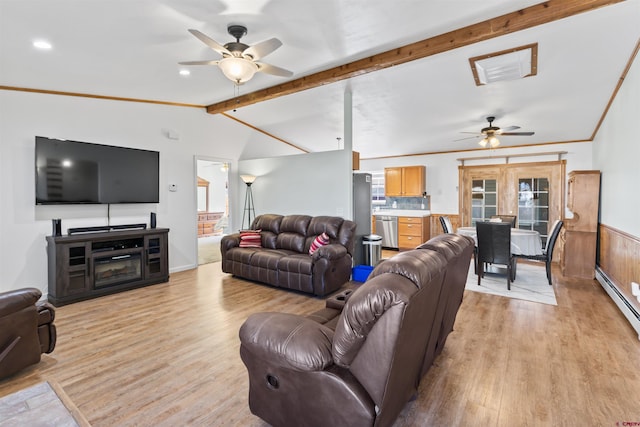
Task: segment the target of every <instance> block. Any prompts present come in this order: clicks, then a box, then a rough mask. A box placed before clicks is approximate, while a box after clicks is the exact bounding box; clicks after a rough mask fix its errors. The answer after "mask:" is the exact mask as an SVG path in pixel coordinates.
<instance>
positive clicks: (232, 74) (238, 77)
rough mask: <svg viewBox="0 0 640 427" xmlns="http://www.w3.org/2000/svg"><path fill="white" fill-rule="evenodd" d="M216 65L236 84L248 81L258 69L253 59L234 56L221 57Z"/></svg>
mask: <svg viewBox="0 0 640 427" xmlns="http://www.w3.org/2000/svg"><path fill="white" fill-rule="evenodd" d="M218 67H220V69H221V70H222V73H223V74H224V75H225V77H226V78H228V79H229V80H231V81H232V82H234V83H235V84H237V85H241V84H242V83H245V82H248V81H249V80H251V79H252V78H253V75H254V74H255V73H256V72H257V71H258V66H257V65H256V64H255V63H254V62H253V61H249V60H248V59H244V58H238V57H235V56H228V57H226V58H222V59H221V60H220V62H219V63H218Z"/></svg>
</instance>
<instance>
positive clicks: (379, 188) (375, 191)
mask: <svg viewBox="0 0 640 427" xmlns="http://www.w3.org/2000/svg"><path fill="white" fill-rule="evenodd" d="M371 203H372V204H374V205H384V204H385V203H386V200H385V198H384V171H380V172H371Z"/></svg>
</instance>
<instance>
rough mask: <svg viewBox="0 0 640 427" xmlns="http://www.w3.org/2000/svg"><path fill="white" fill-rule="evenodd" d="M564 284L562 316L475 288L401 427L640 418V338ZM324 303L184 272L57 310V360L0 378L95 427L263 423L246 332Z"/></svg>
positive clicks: (3, 390) (208, 270) (598, 300)
mask: <svg viewBox="0 0 640 427" xmlns="http://www.w3.org/2000/svg"><path fill="white" fill-rule="evenodd" d="M384 256H386V255H384ZM541 268H542V267H541ZM554 287H555V291H556V295H557V300H558V306H557V307H556V306H549V305H544V304H536V303H531V302H526V301H518V300H512V299H508V298H502V297H495V296H491V295H487V294H481V293H476V292H468V291H465V295H464V301H463V304H462V307H461V309H460V312H459V314H458V318H457V321H456V325H455V331H454V332H452V333H451V335H450V336H449V339H448V341H447V343H446V346H445V349H444V351H443V353H442V354H441V355H440V357H439V358H438V359H437V360H436V363H435V365H434V366H433V367H432V368H431V370H430V371H429V372H428V373H427V375H426V376H425V377H424V378H423V380H422V383H421V386H420V390H419V395H418V398H417V400H415V401H413V402H410V403H408V404H407V406H406V407H405V409H404V411H403V413H402V414H401V416H400V418H399V419H398V421H397V422H396V426H397V427H399V426H471V425H473V426H614V425H616V423H619V425H624V424H623V423H624V422H640V405H639V404H638V402H639V401H638V397H639V396H640V369H639V367H640V342H639V341H638V338H637V335H636V333H635V332H634V331H633V329H632V328H631V327H630V326H629V324H628V323H627V321H626V320H625V319H624V317H623V316H622V315H621V314H620V312H619V311H618V309H617V308H616V307H615V305H614V304H613V303H612V302H611V300H610V299H609V297H608V296H607V295H606V294H605V292H604V291H603V290H602V289H601V287H600V286H599V285H598V284H597V282H595V281H593V282H590V281H575V280H564V279H562V278H558V277H556V278H555V279H554ZM323 306H324V301H323V300H321V299H318V298H312V297H309V296H306V295H301V294H297V293H293V292H287V291H283V290H278V289H274V288H270V287H267V286H262V285H258V284H254V283H249V282H245V281H242V280H238V279H235V278H232V277H230V276H228V275H226V274H223V273H222V272H221V271H220V264H219V263H213V264H207V265H204V266H201V267H200V268H198V269H196V270H191V271H185V272H180V273H174V274H172V275H171V280H170V282H169V283H166V284H160V285H154V286H150V287H147V288H143V289H137V290H134V291H129V292H125V293H121V294H117V295H111V296H108V297H103V298H100V299H95V300H90V301H85V302H80V303H76V304H72V305H68V306H64V307H60V308H58V309H57V312H56V314H57V316H56V322H55V323H56V325H57V328H58V344H57V347H56V349H55V351H54V352H53V353H52V354H51V355H43V360H42V362H41V363H40V364H38V365H35V366H33V367H30V368H28V369H26V370H24V371H22V372H21V373H19V374H17V375H16V376H14V377H12V378H9V379H6V380H4V381H0V397H1V396H4V395H7V394H9V393H12V392H14V391H17V390H20V389H23V388H25V387H28V386H30V385H33V384H36V383H38V382H41V381H47V380H51V381H55V382H57V383H58V384H60V385H61V386H62V387H63V389H64V391H65V392H66V394H67V395H68V396H69V397H70V399H71V400H72V401H73V402H74V403H75V405H76V406H77V407H78V408H79V410H80V411H81V412H82V413H83V414H84V416H85V417H86V418H87V419H88V421H89V422H90V423H91V424H92V425H93V426H94V427H100V426H109V427H112V426H171V427H173V426H185V425H197V426H223V425H224V426H264V425H265V424H264V423H262V422H261V421H260V420H259V419H258V418H256V417H254V416H253V415H251V413H250V412H249V408H248V404H247V390H248V379H247V375H246V370H245V368H244V365H243V364H242V362H241V360H240V356H239V354H238V350H239V340H238V329H239V327H240V325H241V324H242V322H243V321H244V320H245V319H246V317H247V316H248V315H249V314H250V313H253V312H257V311H285V312H291V313H300V314H306V313H310V312H312V311H314V310H316V309H319V308H321V307H323ZM332 427H339V426H332ZM340 427H341V426H340Z"/></svg>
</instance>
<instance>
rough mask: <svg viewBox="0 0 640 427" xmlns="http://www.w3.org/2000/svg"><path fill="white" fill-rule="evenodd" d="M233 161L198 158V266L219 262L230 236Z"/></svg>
mask: <svg viewBox="0 0 640 427" xmlns="http://www.w3.org/2000/svg"><path fill="white" fill-rule="evenodd" d="M229 165H230V162H229V161H225V160H213V159H206V158H202V157H197V158H196V194H197V197H196V200H197V211H198V212H197V215H198V223H197V227H198V232H197V236H198V265H202V264H208V263H212V262H219V261H220V260H221V254H220V240H221V239H222V236H224V235H225V234H228V232H229V214H230V212H229Z"/></svg>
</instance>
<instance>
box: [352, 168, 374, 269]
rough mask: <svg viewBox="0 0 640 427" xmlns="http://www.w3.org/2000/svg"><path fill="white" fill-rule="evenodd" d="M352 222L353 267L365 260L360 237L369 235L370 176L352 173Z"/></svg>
mask: <svg viewBox="0 0 640 427" xmlns="http://www.w3.org/2000/svg"><path fill="white" fill-rule="evenodd" d="M353 220H354V221H355V223H356V225H357V226H356V240H355V246H354V249H353V265H354V266H355V265H363V264H364V259H365V253H364V248H363V245H362V237H363V236H368V235H369V234H371V174H370V173H360V172H354V173H353Z"/></svg>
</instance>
